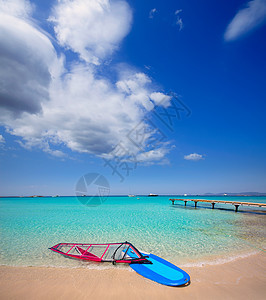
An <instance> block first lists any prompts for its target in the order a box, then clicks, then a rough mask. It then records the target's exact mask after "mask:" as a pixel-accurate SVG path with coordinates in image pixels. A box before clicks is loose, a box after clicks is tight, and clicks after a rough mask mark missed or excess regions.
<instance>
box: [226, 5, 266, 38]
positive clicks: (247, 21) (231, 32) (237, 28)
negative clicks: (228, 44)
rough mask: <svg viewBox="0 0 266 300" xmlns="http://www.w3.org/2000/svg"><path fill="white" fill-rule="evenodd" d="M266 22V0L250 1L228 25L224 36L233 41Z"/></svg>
mask: <svg viewBox="0 0 266 300" xmlns="http://www.w3.org/2000/svg"><path fill="white" fill-rule="evenodd" d="M265 22H266V0H253V1H249V2H248V3H247V5H246V7H245V8H243V9H241V10H239V11H238V13H237V14H236V15H235V17H234V18H233V20H232V21H231V22H230V24H229V25H228V26H227V28H226V31H225V34H224V38H225V40H226V41H233V40H236V39H238V38H240V37H241V36H243V35H245V34H246V33H248V32H250V31H252V30H254V29H255V28H257V27H259V26H260V25H262V24H263V23H265Z"/></svg>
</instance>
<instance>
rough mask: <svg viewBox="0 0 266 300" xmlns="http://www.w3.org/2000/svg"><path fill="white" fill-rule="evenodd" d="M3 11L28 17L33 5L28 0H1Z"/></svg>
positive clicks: (0, 6) (0, 5) (0, 4)
mask: <svg viewBox="0 0 266 300" xmlns="http://www.w3.org/2000/svg"><path fill="white" fill-rule="evenodd" d="M0 8H1V12H2V13H5V14H9V15H12V16H16V17H22V18H24V17H28V16H29V15H30V14H31V13H32V11H33V6H32V4H31V3H30V1H28V0H0Z"/></svg>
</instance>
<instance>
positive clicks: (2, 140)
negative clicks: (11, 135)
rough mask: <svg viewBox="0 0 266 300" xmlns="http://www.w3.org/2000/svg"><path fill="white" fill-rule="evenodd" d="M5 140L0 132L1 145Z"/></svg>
mask: <svg viewBox="0 0 266 300" xmlns="http://www.w3.org/2000/svg"><path fill="white" fill-rule="evenodd" d="M5 142H6V141H5V138H4V137H3V136H2V134H0V145H1V144H2V145H3V144H4V143H5Z"/></svg>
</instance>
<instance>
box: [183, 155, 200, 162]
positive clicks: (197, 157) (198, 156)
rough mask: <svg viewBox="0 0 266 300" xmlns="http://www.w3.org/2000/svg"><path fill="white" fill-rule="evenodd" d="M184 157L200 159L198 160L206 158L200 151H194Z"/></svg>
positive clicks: (193, 159) (194, 159)
mask: <svg viewBox="0 0 266 300" xmlns="http://www.w3.org/2000/svg"><path fill="white" fill-rule="evenodd" d="M184 159H186V160H192V161H198V160H202V159H204V157H203V155H202V154H198V153H192V154H189V155H185V156H184Z"/></svg>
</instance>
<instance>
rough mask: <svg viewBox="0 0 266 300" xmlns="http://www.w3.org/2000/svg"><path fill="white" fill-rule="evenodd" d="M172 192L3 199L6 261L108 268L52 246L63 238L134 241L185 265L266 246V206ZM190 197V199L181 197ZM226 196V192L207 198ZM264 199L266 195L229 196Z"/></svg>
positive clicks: (0, 256) (0, 259) (0, 218)
mask: <svg viewBox="0 0 266 300" xmlns="http://www.w3.org/2000/svg"><path fill="white" fill-rule="evenodd" d="M169 198H171V197H169V196H167V197H142V196H139V199H137V197H134V198H133V197H132V198H131V197H109V198H107V200H106V201H105V202H104V203H102V204H101V205H98V206H94V207H92V206H86V205H82V203H81V202H80V201H79V200H78V199H77V198H76V197H57V198H1V199H0V224H1V240H0V244H1V247H0V249H1V250H0V263H1V264H5V265H16V266H60V267H80V266H84V267H91V268H108V267H110V265H109V264H100V265H99V264H97V263H88V262H80V261H77V260H71V259H66V258H64V257H63V256H60V255H58V254H56V253H53V252H52V251H50V250H48V248H49V247H51V246H53V245H55V244H57V243H59V242H80V243H81V242H84V243H108V242H123V241H130V242H131V243H133V244H134V245H135V246H136V247H137V248H138V249H141V250H143V251H145V252H152V253H154V254H157V255H159V256H161V257H163V258H165V259H167V260H170V261H172V262H174V263H177V264H179V265H188V264H199V263H201V262H208V261H211V262H217V260H218V261H222V260H224V259H230V258H234V257H237V256H239V255H247V254H248V253H252V252H254V251H265V249H266V245H265V240H266V239H265V237H266V236H265V228H266V227H265V225H266V210H265V209H264V210H262V209H260V210H258V209H253V208H252V209H251V208H248V209H247V208H245V209H243V208H242V207H241V208H240V211H239V212H238V213H235V212H234V207H232V205H216V206H215V209H214V210H213V209H211V205H210V204H199V203H198V208H197V209H195V208H194V203H193V202H190V203H188V204H187V207H184V204H183V203H182V202H180V203H178V204H177V205H174V206H173V205H171V203H170V201H169ZM183 198H184V197H183ZM204 199H216V200H224V197H204ZM226 200H233V201H249V202H262V203H266V197H232V198H231V197H226Z"/></svg>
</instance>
